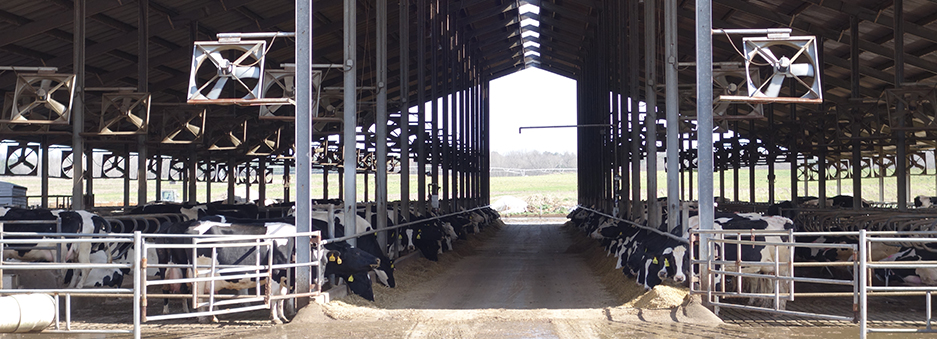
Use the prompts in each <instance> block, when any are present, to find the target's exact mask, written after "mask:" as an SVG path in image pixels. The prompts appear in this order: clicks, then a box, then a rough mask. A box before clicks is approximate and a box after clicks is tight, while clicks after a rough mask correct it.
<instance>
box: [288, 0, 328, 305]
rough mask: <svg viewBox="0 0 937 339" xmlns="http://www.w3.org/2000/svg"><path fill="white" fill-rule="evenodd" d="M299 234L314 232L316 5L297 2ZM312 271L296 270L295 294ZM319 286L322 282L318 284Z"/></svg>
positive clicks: (299, 254)
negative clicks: (312, 173)
mask: <svg viewBox="0 0 937 339" xmlns="http://www.w3.org/2000/svg"><path fill="white" fill-rule="evenodd" d="M295 8H296V56H295V59H296V94H295V95H296V125H295V133H296V141H295V142H296V154H295V159H296V231H297V232H309V231H311V230H312V212H311V209H312V208H311V207H312V206H311V200H310V196H311V191H312V186H310V183H309V181H310V175H311V170H312V168H311V167H312V166H311V165H312V164H311V162H310V158H311V154H310V153H311V152H312V145H311V140H312V139H311V138H312V128H311V127H312V99H313V96H312V54H313V48H312V47H313V46H312V36H313V30H312V27H313V24H312V14H313V2H312V1H296V4H295ZM289 178H290V166H289V162H285V163H284V165H283V181H284V182H283V198H284V199H283V200H285V201H289V200H290V192H289V187H290V185H289ZM296 248H301V249H307V248H310V247H309V237H305V236H304V237H298V238H297V239H296ZM310 260H312V258H310V255H309V251H296V262H298V263H307V262H309V261H310ZM311 273H312V272H311V270H310V268H309V267H307V266H302V267H297V268H296V293H307V292H309V291H310V285H311V283H312V274H311ZM316 284H318V285H319V286H320V287H321V285H322V281H316ZM296 303H297V305H296V307H297V309H298V308H300V307H303V306H305V305H306V304H308V303H309V299H308V298H298V299H297V300H296Z"/></svg>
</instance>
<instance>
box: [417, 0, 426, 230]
mask: <svg viewBox="0 0 937 339" xmlns="http://www.w3.org/2000/svg"><path fill="white" fill-rule="evenodd" d="M416 17H417V19H416V20H417V21H416V22H417V24H416V27H417V29H416V31H417V33H416V38H417V40H416V46H417V47H416V49H417V56H416V78H417V81H416V83H417V85H416V86H417V91H416V97H417V99H416V101H417V128H416V131H417V135H416V149H417V156H416V157H417V158H416V178H417V180H416V186H417V187H416V192H417V198H416V200H417V206H418V207H417V211H419V212H421V213H424V212H426V0H418V1H417V6H416ZM424 214H425V213H424Z"/></svg>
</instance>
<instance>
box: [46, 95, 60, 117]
mask: <svg viewBox="0 0 937 339" xmlns="http://www.w3.org/2000/svg"><path fill="white" fill-rule="evenodd" d="M46 108H48V109H51V110H53V111H55V113H58V115H59V116H62V115H65V105H62V104H61V103H60V102H58V101H55V100H53V99H49V100H46Z"/></svg>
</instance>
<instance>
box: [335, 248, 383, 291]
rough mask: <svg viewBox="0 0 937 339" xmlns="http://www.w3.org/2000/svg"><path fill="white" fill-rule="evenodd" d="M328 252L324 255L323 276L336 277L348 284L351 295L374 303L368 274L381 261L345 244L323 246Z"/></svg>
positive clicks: (378, 265)
mask: <svg viewBox="0 0 937 339" xmlns="http://www.w3.org/2000/svg"><path fill="white" fill-rule="evenodd" d="M325 248H326V249H328V250H330V252H329V253H327V254H326V260H327V261H326V264H325V274H326V275H332V274H334V275H337V276H338V277H340V278H341V279H343V280H345V281H346V282H347V283H348V287H349V289H351V291H352V293H354V294H357V295H359V296H361V297H362V298H365V299H367V300H369V301H374V290H373V289H372V286H371V279H370V277H369V276H368V272H369V271H371V270H372V269H376V268H378V267H380V265H381V260H380V259H378V258H377V257H375V256H373V255H371V254H370V253H368V252H366V251H364V250H362V249H360V248H355V247H351V246H350V245H348V243H346V242H336V243H328V244H325Z"/></svg>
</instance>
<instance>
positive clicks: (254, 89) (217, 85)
mask: <svg viewBox="0 0 937 339" xmlns="http://www.w3.org/2000/svg"><path fill="white" fill-rule="evenodd" d="M266 46H267V42H266V41H238V42H215V41H196V42H195V48H194V50H193V52H192V65H191V67H190V68H189V94H188V97H187V98H188V103H189V104H234V103H241V102H242V101H243V100H251V99H259V98H261V90H262V89H263V88H264V87H263V82H264V78H263V74H264V53H265V52H266ZM206 79H207V80H206Z"/></svg>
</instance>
